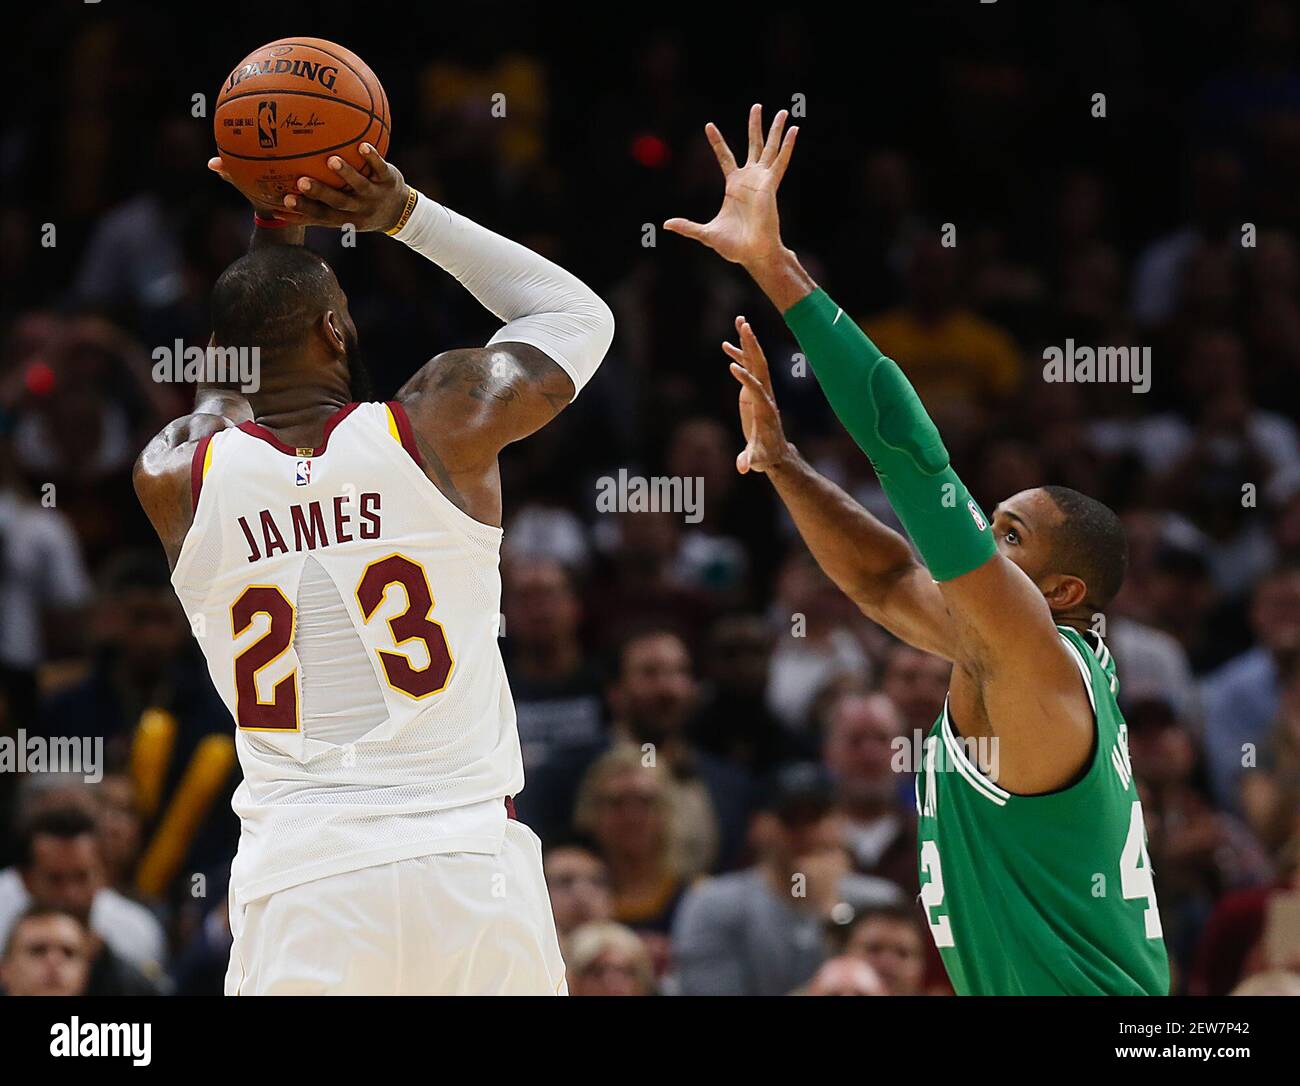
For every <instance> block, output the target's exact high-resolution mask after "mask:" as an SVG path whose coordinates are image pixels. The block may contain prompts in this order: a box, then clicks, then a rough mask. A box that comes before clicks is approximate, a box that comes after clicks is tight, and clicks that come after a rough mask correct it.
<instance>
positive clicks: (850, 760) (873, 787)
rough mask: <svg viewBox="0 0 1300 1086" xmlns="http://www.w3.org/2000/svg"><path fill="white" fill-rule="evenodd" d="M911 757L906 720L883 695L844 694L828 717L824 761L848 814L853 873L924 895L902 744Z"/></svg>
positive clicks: (846, 828) (846, 836) (846, 830)
mask: <svg viewBox="0 0 1300 1086" xmlns="http://www.w3.org/2000/svg"><path fill="white" fill-rule="evenodd" d="M899 739H903V740H904V741H905V742H906V743H907V744H908V747H907V749H908V750H909V751H910V750H911V749H912V747H913V746H914V745H915V744H913V742H912V739H911V737H910V736H904V735H903V718H902V716H901V715H900V714H899V712H898V708H897V707H896V706H895V705H894V703H893V702H892V701H890V700H889V698H887V697H886V696H885V695H884V694H844V695H842V696H840V697H839V698H838V699H836V700H835V701H834V702H833V703H832V704H831V706H830V709H829V711H828V713H827V725H826V738H825V746H824V748H823V754H822V761H823V762H824V763H825V765H826V768H827V769H828V770H829V771H830V774H831V776H832V777H833V779H834V781H835V789H836V794H837V796H838V800H839V806H840V809H841V810H842V811H843V812H844V840H845V845H846V847H847V848H848V851H849V855H850V856H851V857H852V858H853V867H854V870H856V871H859V872H861V873H862V874H864V875H877V876H879V877H880V878H883V879H888V880H889V881H890V882H893V883H896V884H897V885H899V886H901V887H903V888H904V889H905V890H907V891H908V892H909V893H913V894H916V893H919V892H920V885H919V883H918V876H917V868H916V816H915V814H914V813H913V807H912V806H911V804H910V798H911V797H910V795H908V799H907V802H904V801H902V800H901V798H900V796H901V794H902V793H903V791H904V789H906V790H907V792H908V793H910V791H911V788H910V779H909V777H908V776H906V775H904V774H901V773H900V772H899V771H898V769H897V768H896V765H897V755H898V751H897V746H898V744H897V740H899Z"/></svg>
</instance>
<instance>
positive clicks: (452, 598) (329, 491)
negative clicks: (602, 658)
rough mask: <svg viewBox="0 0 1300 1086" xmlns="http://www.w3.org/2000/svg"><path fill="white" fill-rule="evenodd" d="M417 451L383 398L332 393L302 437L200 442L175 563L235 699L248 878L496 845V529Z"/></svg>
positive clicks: (506, 788)
mask: <svg viewBox="0 0 1300 1086" xmlns="http://www.w3.org/2000/svg"><path fill="white" fill-rule="evenodd" d="M418 458H419V453H418V451H417V449H416V446H415V441H414V438H413V436H412V433H411V429H410V423H409V420H408V419H407V417H406V414H405V411H404V410H403V409H402V407H401V405H400V404H396V403H391V404H382V403H366V404H352V405H349V406H348V407H345V408H343V409H342V410H340V411H339V412H338V414H336V415H335V416H334V417H333V418H332V419H330V421H329V422H328V424H327V425H326V427H325V431H324V436H323V437H322V444H321V446H320V447H319V448H315V449H310V448H299V449H294V448H292V447H290V446H287V445H284V444H283V443H282V442H280V441H279V440H278V439H276V438H275V437H274V435H272V434H271V433H270V431H268V430H266V429H264V428H263V427H260V426H258V425H256V424H255V423H252V422H245V423H243V424H242V425H241V426H239V427H237V428H231V429H228V430H223V431H221V432H219V433H217V434H215V435H213V436H212V437H210V438H207V439H205V440H204V441H203V442H202V443H201V444H200V446H199V448H198V449H197V450H196V452H195V456H194V464H193V471H192V482H193V494H194V500H195V509H194V523H193V526H192V527H191V529H190V531H189V534H188V535H187V536H186V538H185V542H184V545H183V546H182V548H181V553H180V558H179V560H178V561H177V563H176V569H175V571H174V572H173V574H172V584H173V585H174V586H175V589H176V594H177V595H178V596H179V597H180V600H181V603H182V604H183V605H184V607H185V611H186V613H187V614H188V615H189V618H190V623H191V626H192V628H193V630H194V633H195V636H196V638H197V639H198V642H199V644H200V645H201V646H202V648H203V653H204V655H205V656H206V657H207V662H208V669H209V671H210V672H211V674H212V681H213V683H214V684H215V685H216V688H217V691H218V693H220V695H221V697H222V699H223V700H224V701H225V703H226V705H227V707H228V708H229V709H230V712H231V715H232V716H233V717H234V718H235V725H236V748H237V750H238V752H239V761H240V765H241V767H242V769H243V773H244V780H243V783H242V784H240V786H239V788H238V789H237V791H236V793H235V797H234V801H233V804H232V805H233V807H234V809H235V813H236V814H238V815H239V817H240V819H241V824H242V830H241V834H240V843H239V851H238V854H237V856H236V857H235V861H234V864H233V866H232V871H231V889H232V892H233V893H234V894H236V895H237V896H238V897H240V898H241V899H242V900H245V901H248V900H253V899H255V898H258V897H261V896H263V895H265V894H269V893H274V892H275V891H276V890H280V889H284V888H286V887H288V886H292V885H296V884H298V883H301V882H306V881H309V880H311V879H317V878H323V877H325V876H326V875H331V874H338V873H340V872H343V871H349V870H354V869H356V868H361V867H368V866H371V865H373V864H379V863H388V862H391V861H395V860H401V859H409V858H412V857H415V856H422V855H428V854H431V853H438V852H458V851H476V852H477V851H486V852H496V851H497V850H498V849H499V847H500V844H501V839H502V836H503V834H504V832H505V822H506V817H507V808H506V802H505V801H506V799H507V798H508V797H512V796H514V795H515V793H517V792H518V791H519V790H520V789H521V788H522V787H523V764H522V760H521V758H520V751H519V738H518V734H517V732H516V729H515V710H514V703H513V701H512V699H511V696H510V688H509V685H508V684H507V681H506V674H505V668H504V665H503V664H502V661H501V653H500V650H499V648H498V644H497V633H498V621H499V620H498V616H499V613H500V604H501V576H500V570H499V560H500V547H501V529H499V528H494V527H491V526H489V525H485V524H480V523H479V522H478V521H476V520H474V519H472V518H471V517H469V516H467V515H466V514H465V513H463V512H462V511H461V510H460V509H458V508H456V506H455V505H453V504H452V503H451V501H450V500H449V499H448V498H447V497H446V496H445V495H443V494H442V492H441V491H439V490H438V488H437V487H436V486H434V485H433V483H432V482H430V481H429V479H428V477H427V476H426V475H425V474H424V472H423V470H422V469H421V468H420V466H419V462H418Z"/></svg>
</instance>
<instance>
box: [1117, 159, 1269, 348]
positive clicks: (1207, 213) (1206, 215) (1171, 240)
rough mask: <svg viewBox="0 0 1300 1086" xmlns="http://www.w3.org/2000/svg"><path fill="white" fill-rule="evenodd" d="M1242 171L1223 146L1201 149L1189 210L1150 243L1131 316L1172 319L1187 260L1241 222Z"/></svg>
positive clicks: (1154, 321)
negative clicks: (1185, 217)
mask: <svg viewBox="0 0 1300 1086" xmlns="http://www.w3.org/2000/svg"><path fill="white" fill-rule="evenodd" d="M1243 180H1244V171H1243V170H1242V165H1241V162H1240V160H1239V159H1238V158H1237V157H1236V156H1235V155H1234V154H1232V153H1231V152H1230V151H1228V150H1225V149H1222V148H1214V147H1210V148H1205V149H1203V150H1201V151H1199V152H1198V153H1197V155H1196V158H1195V160H1194V162H1193V163H1192V176H1191V214H1190V216H1189V220H1188V222H1187V223H1186V224H1185V225H1183V226H1181V227H1179V228H1178V229H1177V230H1175V231H1173V232H1172V233H1170V234H1166V235H1165V236H1164V237H1161V238H1157V239H1156V240H1155V241H1153V242H1151V243H1150V244H1149V245H1148V246H1147V247H1146V249H1145V250H1143V252H1142V253H1141V254H1140V255H1139V256H1138V260H1137V265H1136V267H1135V269H1134V273H1133V314H1134V316H1135V317H1136V318H1137V320H1138V323H1139V324H1141V325H1143V326H1144V327H1150V326H1158V325H1161V324H1163V323H1164V322H1166V321H1167V320H1169V319H1170V318H1171V317H1172V316H1173V315H1174V313H1175V311H1176V310H1177V309H1178V308H1179V306H1180V305H1181V302H1182V284H1183V273H1184V269H1185V268H1186V265H1187V263H1188V262H1189V261H1190V260H1191V259H1192V257H1193V256H1194V255H1195V253H1196V252H1197V250H1198V249H1200V248H1201V246H1203V245H1204V244H1206V243H1207V242H1220V241H1223V240H1224V239H1225V238H1227V237H1228V235H1229V232H1230V231H1234V230H1240V228H1241V223H1242V221H1243V220H1242V214H1241V192H1242V182H1243Z"/></svg>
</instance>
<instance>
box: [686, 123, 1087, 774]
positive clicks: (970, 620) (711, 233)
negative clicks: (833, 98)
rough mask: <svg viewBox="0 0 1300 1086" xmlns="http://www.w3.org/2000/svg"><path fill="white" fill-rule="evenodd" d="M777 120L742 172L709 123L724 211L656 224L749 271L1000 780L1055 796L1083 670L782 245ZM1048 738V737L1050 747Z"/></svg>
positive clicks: (862, 350)
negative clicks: (845, 443)
mask: <svg viewBox="0 0 1300 1086" xmlns="http://www.w3.org/2000/svg"><path fill="white" fill-rule="evenodd" d="M785 121H786V114H785V112H784V111H782V112H781V113H778V114H777V117H776V119H775V120H774V122H773V124H772V129H771V131H770V132H769V133H768V136H767V138H766V140H764V138H763V133H762V110H761V107H759V106H757V105H756V106H754V107H753V108H752V109H751V110H750V116H749V155H748V158H747V160H746V162H745V165H744V166H743V167H742V166H738V165H737V164H736V160H735V158H734V157H733V156H732V154H731V152H730V150H729V149H728V148H727V145H726V142H725V141H724V140H723V139H722V136H721V133H719V132H718V130H717V128H716V127H715V126H713V125H709V126H708V128H707V129H706V133H707V135H708V138H709V141H710V143H711V144H712V145H713V149H714V153H715V155H716V156H717V158H718V162H719V165H720V166H721V167H722V172H723V176H724V178H725V180H726V190H725V196H724V198H723V204H722V208H721V210H720V211H719V212H718V214H717V215H716V216H715V217H714V218H713V219H712V220H711V221H710V222H708V223H692V222H687V221H686V220H683V219H672V220H669V221H668V222H667V223H665V224H664V225H665V227H666V228H667V229H669V230H671V231H674V232H676V233H680V234H684V235H686V236H688V237H693V238H695V239H696V240H698V241H700V242H701V243H703V244H705V245H707V246H709V247H710V248H712V249H714V250H715V251H716V252H718V253H719V254H720V255H721V256H723V257H725V258H726V259H728V260H730V261H733V262H734V263H738V264H740V265H741V266H743V267H744V268H745V269H746V270H747V271H749V272H750V274H751V275H752V276H753V278H754V280H755V282H756V283H757V284H758V285H759V286H760V287H761V288H762V289H763V291H764V292H765V293H766V294H767V296H768V297H769V298H770V299H771V301H772V303H773V304H774V305H776V307H777V308H778V309H779V310H780V311H781V312H782V314H783V316H784V317H785V320H786V324H787V326H788V327H789V328H790V330H791V331H792V332H793V333H794V334H795V337H796V338H797V339H798V341H799V344H800V347H801V348H802V349H803V352H804V354H805V355H806V356H807V358H808V361H809V363H810V364H811V365H812V368H813V372H814V373H816V375H817V378H818V380H819V382H820V383H821V386H822V389H823V391H824V392H825V393H826V397H827V399H828V400H829V401H830V404H831V407H832V408H833V409H834V410H835V413H836V415H837V416H838V417H839V419H840V421H841V422H842V423H843V424H844V427H845V429H846V430H848V432H849V433H850V434H851V435H852V437H853V439H854V440H855V441H856V442H857V444H858V445H859V447H860V448H861V449H862V450H863V452H865V453H866V454H867V457H868V458H869V459H870V460H871V463H872V466H873V467H874V468H875V470H876V474H877V475H878V476H879V478H880V481H881V485H882V487H883V488H884V490H885V494H886V496H887V497H888V498H889V501H890V504H891V505H892V506H893V508H894V510H895V511H896V512H897V513H898V516H899V519H900V520H901V521H902V522H903V526H904V527H905V528H906V529H907V532H908V535H909V536H911V538H912V541H913V543H915V544H916V548H917V550H918V551H919V552H920V555H921V557H922V558H923V559H924V561H925V564H926V566H927V567H928V570H929V574H930V576H931V577H932V578H933V579H934V581H935V582H936V583H937V586H938V590H939V592H940V593H941V594H942V598H943V600H944V602H945V603H946V609H947V611H948V613H949V615H950V616H951V617H950V620H949V623H950V625H949V628H950V630H951V641H950V642H949V649H948V652H946V653H945V655H949V656H950V658H951V659H953V660H954V662H955V664H956V665H957V666H956V669H955V672H954V691H956V690H957V689H958V685H959V684H965V685H966V686H967V688H968V689H971V690H973V691H974V692H975V694H974V703H975V704H977V705H978V707H979V709H980V710H981V711H982V715H983V717H984V718H985V722H986V723H987V726H988V727H989V728H990V729H991V730H992V731H993V732H994V733H995V734H997V735H999V736H1000V737H1006V738H1008V739H1010V740H1012V742H1011V743H1010V744H1009V746H1008V749H1005V750H1004V756H1003V759H1002V765H1003V768H1004V772H1005V771H1006V770H1007V769H1008V768H1010V769H1011V772H1012V776H1014V777H1015V778H1017V781H1018V783H1025V784H1027V790H1030V791H1034V790H1042V786H1043V785H1044V782H1047V783H1046V787H1047V788H1050V787H1055V786H1057V784H1059V783H1061V782H1062V781H1063V780H1064V779H1068V777H1069V775H1070V774H1071V773H1072V772H1073V771H1074V770H1075V769H1077V767H1078V765H1079V764H1081V761H1082V757H1083V754H1086V750H1087V749H1088V744H1089V743H1090V742H1091V737H1092V721H1091V714H1090V712H1089V710H1088V705H1087V702H1086V700H1084V697H1083V690H1082V685H1081V683H1080V679H1079V675H1078V672H1077V670H1076V668H1075V667H1074V664H1073V661H1072V659H1071V657H1070V655H1069V652H1068V650H1067V649H1066V648H1065V647H1064V646H1063V645H1062V643H1061V640H1060V638H1059V637H1058V636H1057V634H1056V630H1055V624H1054V622H1053V619H1052V615H1051V611H1050V609H1049V608H1048V606H1047V602H1046V601H1045V600H1044V599H1043V596H1042V594H1041V593H1040V592H1039V591H1038V589H1037V587H1036V586H1035V585H1034V584H1033V582H1032V581H1030V580H1029V578H1028V577H1027V576H1026V575H1025V574H1024V573H1023V572H1022V571H1021V570H1020V569H1019V567H1017V566H1016V565H1015V564H1014V563H1013V562H1011V561H1010V560H1009V559H1007V558H1006V557H1004V556H1003V555H1002V554H1000V553H999V552H998V549H997V546H996V544H995V542H994V538H993V533H992V530H991V527H990V525H989V523H988V520H987V518H986V517H985V515H984V513H983V512H982V511H981V510H980V508H979V506H978V505H977V504H976V502H975V501H974V499H973V498H972V497H971V496H970V494H969V492H968V491H967V490H966V488H965V486H964V485H963V484H962V481H961V479H960V478H959V477H958V476H957V474H956V472H954V471H953V469H952V466H951V464H950V463H949V460H948V451H947V449H945V448H944V445H943V441H942V440H941V438H940V437H939V433H938V431H937V429H936V428H935V426H934V423H933V422H932V421H931V420H930V417H929V415H927V414H926V412H925V409H924V407H923V406H922V405H921V401H920V399H919V398H918V397H917V395H916V391H915V390H914V389H913V388H912V385H911V383H910V382H909V381H908V380H907V378H906V376H904V374H903V371H902V370H901V369H900V368H899V367H898V365H897V364H895V363H894V361H893V360H892V359H889V358H886V357H885V356H884V355H883V354H881V352H880V351H879V349H878V348H877V347H876V346H875V344H873V343H872V342H871V340H870V339H868V338H867V336H866V335H865V334H864V333H863V332H862V330H861V329H860V328H858V326H857V325H856V324H855V323H854V322H853V321H852V320H851V319H850V318H849V317H848V316H847V315H846V314H845V313H844V311H843V310H842V309H841V308H840V307H839V306H837V305H835V303H834V302H833V301H831V299H830V298H829V297H828V296H827V295H826V293H825V291H823V290H821V289H819V288H818V287H817V285H816V283H814V282H813V280H812V278H811V277H810V276H809V275H808V273H807V272H806V271H805V270H804V269H803V267H802V266H801V265H800V264H799V261H798V259H797V258H796V257H795V255H794V253H793V252H791V251H790V250H789V249H787V248H786V247H785V245H784V244H783V243H782V241H781V234H780V220H779V217H778V214H777V207H776V192H777V188H778V186H779V185H780V182H781V177H782V176H783V175H784V173H785V169H786V166H787V165H788V163H789V160H790V155H791V153H792V151H793V143H794V136H795V133H796V131H797V130H796V129H791V131H790V132H789V133H788V134H785V136H784V138H783V135H782V133H783V130H784V127H785ZM733 357H734V356H733ZM742 455H743V454H742ZM858 531H859V535H858V537H857V541H858V542H859V544H860V545H863V546H864V547H869V546H871V544H872V541H873V538H875V539H876V540H877V542H876V546H877V547H879V545H880V544H879V542H878V535H876V533H873V532H872V531H870V530H868V531H866V532H865V533H864V532H863V531H862V529H861V527H860V528H859V529H858ZM902 606H903V608H904V609H906V610H908V611H909V612H913V613H915V615H916V617H917V619H918V620H920V621H925V620H926V617H928V615H929V614H931V613H932V612H931V611H930V608H931V607H932V606H933V597H931V596H927V595H924V594H913V597H912V598H910V599H906V600H904V602H903V604H902ZM977 723H978V722H977ZM1045 737H1047V738H1050V739H1051V740H1052V742H1051V743H1047V744H1044V743H1043V742H1042V739H1043V738H1045ZM1081 751H1082V752H1083V753H1082V754H1081V753H1080V752H1081ZM1051 782H1057V783H1056V784H1054V783H1051Z"/></svg>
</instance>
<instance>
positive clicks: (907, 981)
mask: <svg viewBox="0 0 1300 1086" xmlns="http://www.w3.org/2000/svg"><path fill="white" fill-rule="evenodd" d="M929 941H930V934H929V932H927V931H924V930H922V927H921V917H920V915H919V914H918V912H917V909H916V906H915V905H911V904H909V905H879V906H876V907H875V908H873V909H868V910H866V911H865V912H864V913H862V914H861V915H860V916H859V917H858V918H857V919H856V920H854V921H853V927H852V928H851V929H850V931H849V938H848V942H847V945H846V947H845V952H846V953H848V954H851V955H854V956H857V957H860V958H862V959H863V960H864V961H865V962H866V963H867V964H868V965H870V966H871V968H872V969H874V970H875V971H876V974H877V975H878V976H879V977H880V979H881V982H882V983H883V984H884V986H885V991H886V994H888V995H892V996H913V995H922V994H924V991H925V989H924V982H925V963H926V948H927V944H928V943H929Z"/></svg>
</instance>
